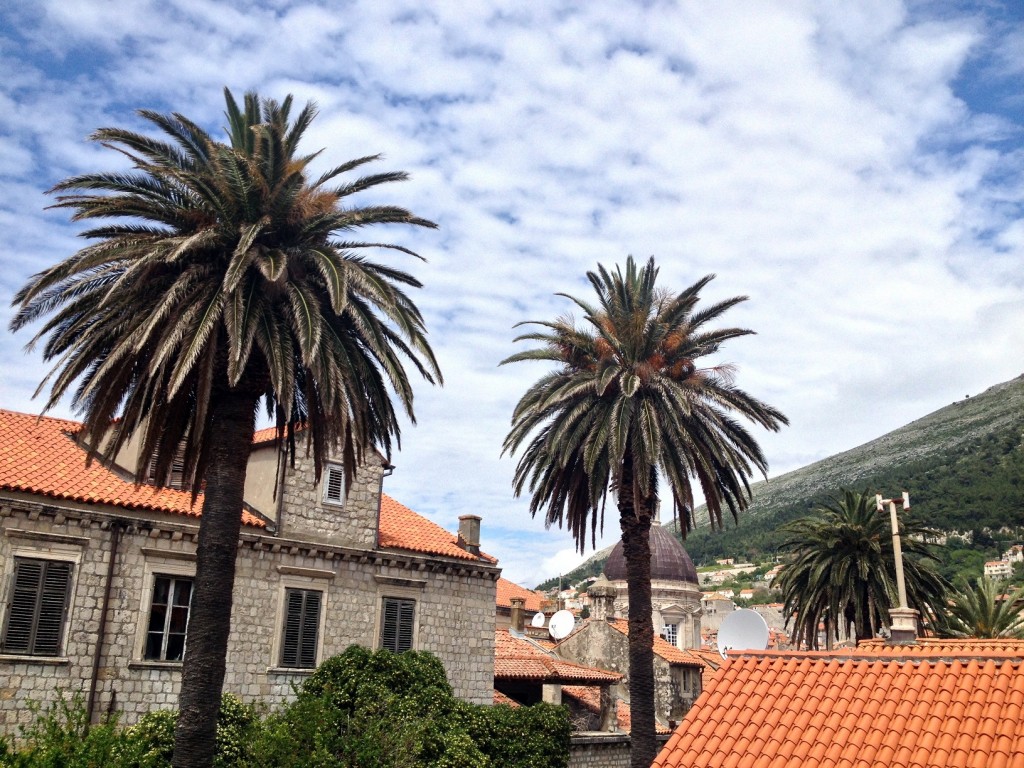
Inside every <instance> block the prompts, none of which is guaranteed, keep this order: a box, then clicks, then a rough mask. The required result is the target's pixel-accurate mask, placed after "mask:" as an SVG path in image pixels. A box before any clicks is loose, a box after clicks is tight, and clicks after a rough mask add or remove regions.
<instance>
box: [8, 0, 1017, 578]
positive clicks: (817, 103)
mask: <svg viewBox="0 0 1024 768" xmlns="http://www.w3.org/2000/svg"><path fill="white" fill-rule="evenodd" d="M911 8H912V10H909V11H908V8H907V7H906V6H905V5H904V4H903V3H901V2H899V1H898V0H872V1H871V2H869V3H846V4H835V3H817V2H811V1H808V2H803V3H796V4H794V3H782V2H775V3H762V4H759V5H753V6H752V5H751V4H749V3H739V2H713V3H711V2H708V3H684V4H677V3H672V2H653V3H647V4H642V5H641V4H637V5H635V6H631V9H630V12H629V13H623V12H622V9H621V8H618V7H612V6H602V5H600V4H595V3H589V4H583V3H573V2H564V3H559V4H541V5H525V6H524V5H523V4H519V3H511V2H505V3H498V4H487V3H436V4H430V3H428V4H423V3H412V2H399V1H398V0H388V1H386V2H381V1H378V0H374V1H372V2H347V3H340V4H331V5H320V4H316V3H308V2H286V1H285V0H279V1H278V0H275V2H263V3H259V4H256V3H242V2H209V1H207V0H188V1H186V0H178V2H171V3H134V4H128V5H125V4H110V3H105V2H101V0H83V2H78V3H62V2H55V1H54V2H48V3H45V4H41V5H39V6H32V7H29V6H25V7H21V8H15V9H6V10H4V11H0V16H3V17H4V18H3V21H4V23H3V24H0V29H3V30H5V31H4V32H3V33H0V35H3V36H4V37H3V43H4V45H3V50H4V51H5V53H4V54H3V55H4V59H3V63H4V69H5V79H4V82H3V83H2V84H0V127H2V131H0V134H2V135H3V137H4V138H3V139H2V140H0V178H3V179H4V184H5V192H6V193H7V194H6V195H5V199H4V201H3V203H2V204H0V223H2V224H3V225H4V231H5V236H6V237H5V242H6V243H7V248H6V249H5V254H4V257H3V258H4V267H5V269H4V274H3V277H2V278H0V305H2V306H4V307H5V308H4V309H3V310H0V320H3V321H5V322H6V321H9V318H10V316H11V313H10V310H8V309H6V306H7V304H9V301H10V298H11V296H13V293H14V291H15V290H16V289H17V288H18V287H19V286H20V285H21V284H22V283H23V282H24V280H25V279H26V278H27V277H28V275H30V274H31V273H33V272H35V271H38V270H39V269H41V268H43V267H44V266H46V265H47V264H49V263H52V262H53V261H54V260H57V259H59V258H63V257H64V256H67V255H69V254H70V253H71V252H73V250H74V249H75V248H76V247H80V244H79V243H78V242H76V240H75V238H74V236H73V235H74V232H75V231H76V230H75V228H74V227H71V226H69V225H68V224H67V222H66V216H65V215H64V214H62V213H61V212H59V211H48V212H43V211H42V207H43V206H44V205H46V204H47V202H48V200H47V198H45V196H44V195H43V192H44V190H45V189H47V188H48V187H49V186H51V185H52V184H53V183H54V182H55V181H57V180H58V179H60V178H62V177H65V176H67V175H71V174H75V173H80V172H83V171H85V170H96V169H102V168H109V167H111V166H113V165H114V164H116V163H118V162H119V160H118V158H117V157H116V156H115V155H113V154H112V153H110V152H107V151H105V150H103V149H102V148H100V147H97V146H95V145H91V144H88V143H86V142H85V141H84V137H85V136H86V135H87V134H88V133H89V132H90V131H92V130H93V129H95V128H97V127H99V126H102V125H131V126H134V127H137V128H138V127H141V126H142V124H141V123H140V122H139V121H138V119H137V118H136V116H135V115H134V114H133V112H132V110H133V109H134V108H136V107H143V106H145V107H151V108H155V109H159V110H171V109H175V110H180V111H182V112H184V113H185V114H188V115H189V116H191V117H194V118H196V119H197V120H199V121H200V122H202V123H203V124H204V125H206V126H208V127H209V128H210V130H213V131H219V130H220V127H221V126H222V125H223V122H224V121H223V116H222V114H223V103H222V98H221V88H222V87H223V86H225V85H227V86H230V87H231V88H232V89H233V90H234V91H235V93H236V95H237V96H240V95H241V93H242V92H243V91H244V90H245V89H247V88H252V87H258V88H259V90H260V91H261V93H263V94H264V95H268V96H274V97H278V98H280V97H281V96H283V95H284V94H285V93H288V92H291V93H294V94H295V96H296V99H297V101H299V102H300V103H302V102H304V101H306V100H307V99H314V100H316V101H317V102H318V104H319V105H320V108H321V114H320V117H319V118H318V120H317V121H316V122H315V123H314V125H313V127H312V128H311V130H310V131H309V134H308V144H307V148H309V149H317V148H320V147H324V148H326V150H325V152H324V156H323V158H322V160H321V161H320V162H322V163H323V166H324V167H326V166H328V165H330V164H333V163H336V162H341V161H344V160H347V159H349V158H352V157H357V156H362V155H367V154H374V153H378V152H381V153H384V155H385V160H384V161H383V162H382V163H379V164H378V167H377V168H374V169H373V170H383V169H385V168H386V169H395V168H399V169H404V170H407V171H410V172H411V173H412V176H413V178H412V180H411V181H410V182H408V183H405V184H400V185H392V186H391V188H390V189H387V190H385V191H382V193H381V197H380V199H386V200H388V201H393V202H396V203H398V204H401V205H405V206H407V207H409V208H410V209H412V210H414V211H416V212H417V213H419V214H421V215H424V216H427V217H428V218H431V219H434V220H436V221H437V222H438V223H439V224H440V226H441V228H440V230H438V231H436V232H435V231H408V232H406V231H401V230H398V229H388V230H386V231H385V232H384V233H382V235H381V236H382V237H388V238H390V239H392V240H394V241H396V242H401V243H402V244H404V245H407V246H409V247H412V248H414V249H415V250H417V251H419V252H420V253H422V254H423V255H424V256H425V257H427V258H428V262H427V263H426V264H420V263H419V262H416V261H415V260H413V259H407V258H405V257H399V258H397V259H396V260H395V263H396V264H398V265H399V266H401V267H403V268H405V269H408V270H410V271H412V272H413V273H414V274H416V275H417V276H418V277H419V278H420V279H421V280H422V281H423V282H424V284H425V288H424V290H422V291H419V292H418V295H417V296H416V300H417V302H418V303H419V304H420V306H421V307H422V309H423V310H424V312H425V314H426V317H427V321H428V327H429V329H430V338H431V340H432V342H433V343H434V345H435V348H436V350H437V353H438V357H439V358H440V360H441V362H442V365H443V368H444V373H445V377H446V382H447V383H446V386H445V387H444V388H443V389H428V388H426V387H419V388H418V390H417V398H416V411H417V417H418V421H419V425H418V426H417V427H414V428H413V427H408V428H406V429H405V430H404V434H403V446H404V450H403V451H402V453H401V454H400V455H399V456H398V457H397V458H396V461H397V463H398V465H399V471H398V472H396V474H395V476H394V477H393V478H391V479H390V480H389V481H388V483H389V489H391V491H392V493H393V494H394V495H395V496H396V497H398V498H399V499H401V500H402V501H403V502H405V503H407V504H409V505H410V506H412V507H413V508H416V509H418V510H420V511H422V512H424V513H426V514H428V515H430V516H431V517H432V518H434V519H436V520H438V521H439V522H441V523H442V524H445V525H447V526H449V527H452V526H454V524H455V521H456V518H457V516H458V514H459V513H462V512H465V511H475V512H477V513H480V514H482V515H483V516H484V519H485V523H484V525H485V532H486V530H487V527H488V525H490V526H491V529H492V530H494V531H498V532H501V533H502V536H503V539H502V540H499V541H494V542H493V544H490V543H489V544H488V545H489V546H490V547H491V550H492V551H493V552H494V553H495V554H498V555H499V556H500V557H501V558H502V561H503V562H504V564H505V566H506V568H507V575H509V576H510V577H512V578H513V579H515V580H518V581H524V580H525V581H526V582H528V581H530V580H531V579H532V580H535V581H539V580H541V579H542V578H544V577H546V576H550V575H552V573H553V572H554V571H553V570H552V569H554V568H561V567H563V566H564V565H565V564H566V563H568V562H569V558H568V556H567V555H566V553H565V552H562V551H561V550H565V551H567V552H571V551H572V542H571V541H570V540H569V538H568V536H567V535H566V534H564V533H561V534H559V533H558V532H556V531H545V530H544V529H543V524H542V523H541V522H540V521H533V520H531V519H530V518H529V515H528V513H527V511H526V510H527V507H528V504H527V501H526V500H525V499H513V498H512V496H511V492H510V488H511V477H512V472H513V469H514V465H515V462H514V459H512V458H509V457H505V458H501V457H500V453H501V443H502V440H503V438H504V435H505V431H506V430H507V426H508V420H509V417H510V415H511V411H512V407H513V405H514V403H515V402H516V399H517V398H518V397H519V395H520V394H521V393H522V392H523V391H524V390H525V389H526V387H527V386H528V385H529V384H530V383H531V382H532V381H533V380H534V379H535V378H536V377H537V376H538V375H540V373H541V371H542V367H541V366H536V365H525V364H519V365H514V366H507V367H501V368H499V367H497V363H498V361H500V360H501V359H503V358H504V357H506V356H508V355H509V354H511V353H512V352H513V351H515V350H516V349H517V346H516V345H515V344H513V342H512V338H513V336H514V335H515V333H516V331H514V330H513V328H512V326H513V324H514V323H516V322H518V321H520V320H527V319H549V318H552V317H554V316H556V315H558V314H561V313H564V312H567V311H570V309H571V307H570V305H569V303H568V302H567V301H565V300H564V299H561V298H558V297H556V296H555V295H554V294H555V293H556V292H558V291H565V292H568V293H572V294H576V295H580V296H586V294H587V293H588V291H589V287H588V285H587V284H586V282H585V279H584V273H585V272H586V271H587V270H588V269H592V268H593V267H594V266H595V265H596V264H597V263H598V262H602V263H605V264H612V263H615V262H618V261H621V260H622V259H623V257H624V256H625V255H626V254H627V253H632V254H634V255H636V256H637V257H638V258H645V257H646V256H648V255H651V254H654V255H655V256H656V257H657V258H658V261H659V264H660V265H661V267H662V279H663V281H664V283H665V284H666V285H670V286H674V287H683V286H685V285H689V284H690V283H691V282H693V281H694V280H695V279H697V278H698V277H700V276H701V275H703V274H705V273H708V272H716V273H718V275H719V277H718V279H717V280H716V281H715V282H714V283H712V285H711V286H710V287H709V288H708V291H707V298H708V300H709V301H710V300H715V299H720V298H724V297H727V296H732V295H735V294H749V295H750V297H751V300H750V301H749V302H747V303H746V304H744V305H743V306H741V307H739V308H737V309H736V310H734V312H733V313H732V317H731V320H732V321H733V322H735V323H738V324H743V325H746V326H749V327H751V328H754V329H755V330H757V331H758V336H756V337H753V338H748V339H743V340H739V341H737V342H735V343H733V344H731V345H730V346H729V347H728V348H727V349H726V350H725V354H724V358H725V359H726V360H728V361H731V362H735V363H737V364H738V365H739V369H740V372H739V383H740V385H741V386H744V387H745V388H747V389H748V390H750V391H751V392H753V393H754V394H756V395H758V396H760V397H762V398H764V399H765V400H768V401H769V402H771V403H773V404H775V405H777V406H779V407H780V408H781V409H782V410H783V411H784V412H786V413H787V414H788V415H789V416H790V418H791V420H792V422H793V423H792V426H791V427H790V428H789V429H787V430H784V431H783V432H782V433H780V434H779V435H765V436H764V445H765V448H766V451H767V453H768V456H769V460H770V461H771V464H772V467H773V471H774V470H776V469H778V470H783V469H790V468H794V467H795V466H798V465H800V464H803V463H806V462H808V461H811V460H813V459H815V458H820V457H821V456H824V455H827V454H828V453H831V452H834V451H838V450H842V449H845V448H849V447H852V446H853V445H855V444H858V443H861V442H864V441H865V440H868V439H870V438H872V437H874V436H877V435H878V434H881V433H883V432H885V431H887V430H889V429H892V428H894V427H896V426H899V425H900V424H902V423H904V422H906V421H909V420H910V419H912V418H916V417H918V416H921V415H923V414H924V413H926V412H928V411H929V410H932V409H934V408H936V407H939V406H941V405H944V404H946V403H947V402H950V401H952V400H955V399H959V398H961V397H962V396H963V395H964V394H967V393H973V392H977V391H979V390H981V389H983V388H985V387H986V386H989V385H991V384H993V383H996V382H998V381H1001V380H1005V379H1007V378H1010V377H1011V376H1014V375H1017V374H1019V373H1020V372H1021V371H1020V370H1019V368H1020V364H1019V362H1018V361H1019V355H1018V354H1017V352H1018V350H1019V349H1020V348H1021V342H1022V340H1024V322H1022V320H1021V318H1022V317H1024V313H1022V312H1021V309H1022V305H1024V280H1022V276H1021V271H1020V266H1019V265H1020V264H1021V263H1022V259H1021V256H1022V255H1024V234H1022V230H1021V225H1020V211H1021V208H1020V206H1021V199H1022V191H1024V149H1022V142H1021V135H1022V131H1021V123H1020V120H1019V119H1017V120H1016V122H1014V118H1013V117H1012V113H1011V112H1010V111H1008V110H1007V109H1003V110H1002V111H1000V112H999V113H997V114H982V113H979V112H978V111H977V108H976V107H975V106H974V102H965V101H964V99H963V98H962V96H963V93H964V90H963V89H964V88H965V87H967V91H969V92H971V93H981V92H984V91H985V88H986V87H988V85H991V84H994V85H992V87H995V86H999V87H1000V88H1002V89H1003V90H1002V91H998V92H996V91H993V92H992V93H993V97H992V100H993V102H996V101H998V102H999V103H1000V104H1005V103H1007V99H1008V98H1009V97H1008V96H1007V95H1006V93H1007V91H1006V88H1005V80H1001V79H1000V78H1006V77H1007V73H1010V72H1016V71H1019V63H1020V55H1019V54H1017V53H1016V50H1017V49H1019V46H1018V47H1017V48H1016V49H1015V48H1014V47H1013V45H1012V41H1013V39H1014V35H1016V34H1019V32H1013V31H1007V29H1006V28H1005V26H1000V25H999V24H996V23H994V22H992V21H991V20H986V19H984V18H980V17H976V16H972V15H971V14H970V13H968V12H967V11H965V10H962V11H956V10H955V9H954V12H950V11H949V10H948V9H943V13H942V14H941V16H940V15H939V13H938V11H937V10H935V11H934V12H933V11H932V10H929V7H928V6H927V4H926V5H924V6H923V7H921V8H918V7H917V6H912V7H911ZM928 13H933V15H932V16H931V17H928V16H927V14H928ZM965 73H966V74H965ZM962 77H969V78H974V79H973V80H970V81H969V82H967V83H966V86H965V84H964V83H962V82H960V78H962ZM983 78H989V79H987V80H984V79H983ZM978 103H981V104H984V103H985V102H984V100H983V99H982V100H981V101H979V102H978ZM1017 114H1018V115H1019V114H1020V113H1019V110H1018V112H1017ZM26 341H27V334H19V336H18V337H17V338H15V337H12V336H10V335H9V334H5V335H4V336H3V337H2V338H0V355H2V358H0V359H2V360H3V362H4V365H3V373H0V391H2V394H3V403H0V405H4V406H7V407H14V408H18V409H23V410H30V409H32V408H33V407H34V406H33V404H32V403H30V402H29V401H28V396H29V394H30V393H31V390H32V389H33V388H34V383H35V382H36V381H38V380H39V378H40V377H41V375H42V371H43V370H44V367H43V365H42V363H41V361H40V360H39V357H38V355H36V356H33V357H25V356H24V355H23V354H22V352H21V346H22V345H23V344H24V343H25V342H26ZM893 361H895V362H896V364H898V367H899V371H900V372H899V374H898V375H894V374H893V371H892V366H893ZM616 526H617V522H616V520H615V519H614V515H612V518H611V520H610V521H609V526H608V527H609V531H610V533H609V535H610V536H613V535H614V530H615V528H616ZM485 535H486V534H485ZM505 542H507V546H506V543H505Z"/></svg>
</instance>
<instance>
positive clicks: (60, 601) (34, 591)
mask: <svg viewBox="0 0 1024 768" xmlns="http://www.w3.org/2000/svg"><path fill="white" fill-rule="evenodd" d="M70 593H71V563H69V562H67V561H64V560H37V559H34V558H27V557H15V558H14V584H13V587H12V589H11V597H10V602H9V603H8V606H7V619H6V621H5V623H4V634H3V641H2V643H0V652H2V653H15V654H24V655H26V656H57V655H59V654H60V650H61V637H62V635H63V633H64V618H65V616H66V615H67V605H68V597H69V596H70Z"/></svg>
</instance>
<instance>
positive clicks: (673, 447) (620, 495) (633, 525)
mask: <svg viewBox="0 0 1024 768" xmlns="http://www.w3.org/2000/svg"><path fill="white" fill-rule="evenodd" d="M657 276H658V269H657V268H656V267H655V264H654V259H653V258H651V259H650V260H649V261H648V262H647V264H646V265H644V266H640V267H638V266H637V265H636V263H634V261H633V258H632V257H629V258H628V259H627V260H626V268H625V271H624V272H623V271H622V270H621V269H620V268H616V270H615V272H609V271H608V270H606V269H605V268H604V267H603V266H598V269H597V271H596V272H588V273H587V277H588V278H589V280H590V283H591V285H592V286H593V288H594V291H595V292H596V294H597V302H596V303H594V304H591V303H589V302H586V301H583V300H581V299H577V298H573V297H571V296H566V298H569V299H570V300H571V301H573V302H574V303H575V304H576V305H577V306H578V307H579V308H580V309H581V310H582V311H583V319H584V323H583V325H581V326H577V325H576V324H575V323H574V322H573V320H572V319H571V318H561V319H558V320H555V321H554V322H536V321H534V322H533V323H530V324H533V325H538V326H540V327H541V330H538V331H536V332H532V333H525V334H523V335H521V336H519V337H517V339H516V340H517V341H533V342H539V343H540V345H541V346H540V347H537V348H534V349H530V350H527V351H523V352H520V353H518V354H515V355H512V356H511V357H509V358H507V359H506V360H504V361H503V362H502V364H505V363H511V362H519V361H526V360H542V361H546V362H550V363H555V365H556V368H555V370H553V371H552V372H550V373H548V374H546V375H544V376H542V377H541V378H540V379H539V380H538V381H537V382H536V383H534V384H533V386H531V387H530V388H529V389H528V390H527V392H526V394H524V395H523V397H522V399H520V401H519V403H518V404H517V406H516V408H515V411H514V413H513V416H512V427H511V430H510V431H509V434H508V436H507V437H506V438H505V443H504V450H505V451H506V452H510V453H515V452H516V451H518V450H520V449H521V448H522V449H523V454H522V456H521V458H520V460H519V463H518V465H517V467H516V472H515V479H514V490H515V493H516V495H517V496H518V495H520V494H522V492H523V490H524V489H525V488H527V487H528V488H529V491H530V493H531V496H532V499H531V502H530V512H531V514H534V515H536V514H537V512H538V511H541V510H543V512H544V516H545V522H546V523H547V524H548V525H551V524H553V523H557V524H558V525H559V526H562V525H565V526H566V527H568V529H569V530H570V531H571V532H572V534H573V537H574V538H575V540H576V544H577V546H578V547H579V548H580V551H581V552H582V551H583V549H584V547H585V546H586V543H587V539H588V538H589V539H590V540H591V545H592V546H593V545H594V543H595V541H596V532H597V529H598V527H601V528H602V529H603V526H604V502H605V498H606V495H607V493H608V492H609V491H611V492H612V493H614V494H615V499H616V502H617V505H618V510H619V525H620V528H621V531H622V542H623V553H624V556H625V560H626V571H627V586H628V593H629V696H630V709H631V712H632V723H633V724H632V732H631V736H632V744H631V765H632V766H634V768H648V766H650V764H651V762H652V761H653V759H654V757H655V755H656V753H657V742H656V741H655V735H654V734H655V732H654V667H653V664H654V656H653V643H654V628H653V625H652V620H651V580H650V568H651V553H650V542H649V535H650V527H651V519H652V515H653V514H654V511H655V507H656V501H657V498H658V481H659V476H660V477H662V478H663V479H664V482H665V483H667V485H668V487H669V489H670V491H671V493H672V498H673V502H674V509H675V512H676V514H677V515H678V516H680V517H681V518H682V521H683V527H684V530H686V529H689V527H690V526H691V525H692V523H693V520H692V516H691V512H690V510H692V508H693V501H694V499H693V495H694V494H693V487H692V479H696V481H697V483H698V484H699V486H700V489H701V491H702V492H703V494H704V497H705V499H706V502H707V506H708V510H709V512H710V514H711V520H712V523H713V524H714V525H718V526H720V525H721V522H722V509H723V506H728V507H729V509H730V510H731V512H732V514H733V516H734V517H736V516H737V514H738V513H739V511H740V510H742V509H744V508H745V507H746V506H747V503H748V500H749V498H750V488H749V485H748V481H747V478H748V477H749V476H750V474H751V473H752V470H753V468H756V469H757V470H758V471H760V472H762V473H764V472H766V471H767V466H768V465H767V462H766V460H765V458H764V456H763V454H762V452H761V449H760V447H759V446H758V444H757V442H756V441H755V440H754V438H753V437H752V436H751V435H750V433H749V432H748V431H747V430H746V429H745V428H744V427H743V426H742V425H741V424H739V423H738V422H737V421H735V420H734V418H733V414H739V415H741V416H743V417H745V418H747V419H750V420H751V421H754V422H755V423H757V424H760V425H761V426H763V427H766V428H768V429H771V430H778V429H779V428H780V427H781V425H782V424H786V423H787V421H786V417H785V416H783V415H782V414H781V413H780V412H779V411H777V410H775V409H774V408H772V407H771V406H769V405H766V404H765V403H762V402H760V401H759V400H756V399H755V398H753V397H751V396H750V395H748V394H747V393H746V392H744V391H743V390H741V389H738V388H737V387H736V386H735V385H734V383H733V374H734V371H733V369H732V368H731V367H730V366H718V367H713V368H699V367H698V363H699V361H700V360H701V359H702V358H706V357H708V356H710V355H713V354H715V353H716V352H717V351H718V350H719V348H720V347H721V345H722V344H723V343H724V342H726V341H728V340H729V339H732V338H737V337H740V336H745V335H748V334H750V333H751V331H748V330H744V329H740V328H722V329H717V330H710V329H708V328H707V327H706V326H707V325H708V324H709V323H711V322H713V321H715V320H717V319H718V318H719V317H720V316H721V315H722V314H723V313H725V312H726V311H727V310H728V309H730V308H731V307H733V306H735V305H736V304H738V303H740V302H742V301H744V300H745V298H746V297H736V298H732V299H728V300H726V301H722V302H719V303H717V304H713V305H711V306H709V307H706V308H704V309H697V305H698V302H699V300H700V291H701V290H702V289H703V288H704V287H705V286H706V285H707V284H708V283H709V282H710V281H711V280H712V279H713V277H714V275H708V276H706V277H704V278H702V279H701V280H698V281H697V282H696V283H694V284H693V285H692V286H690V287H689V288H687V289H686V290H684V291H683V292H681V293H678V294H673V293H669V292H666V291H663V290H659V289H658V288H657V287H656V286H655V281H656V278H657ZM561 295H565V294H561ZM521 325H522V324H521ZM588 529H589V531H588ZM588 533H589V535H588Z"/></svg>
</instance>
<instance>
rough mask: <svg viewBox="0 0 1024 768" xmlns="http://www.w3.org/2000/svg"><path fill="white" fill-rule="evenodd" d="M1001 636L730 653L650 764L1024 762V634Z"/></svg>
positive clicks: (857, 767) (908, 766)
mask: <svg viewBox="0 0 1024 768" xmlns="http://www.w3.org/2000/svg"><path fill="white" fill-rule="evenodd" d="M1000 645H1003V646H1004V647H999V648H994V649H992V650H986V643H985V642H979V643H970V642H968V643H966V645H965V644H964V643H963V641H955V642H953V643H949V642H948V641H936V642H934V643H928V642H925V643H921V644H919V646H917V647H909V646H883V645H882V644H880V643H871V644H868V647H862V648H858V649H848V650H844V651H838V652H819V653H801V652H785V651H775V652H763V653H743V654H740V655H738V656H735V657H730V658H729V659H728V660H727V661H726V662H725V663H724V664H723V665H722V668H721V669H720V670H719V671H718V673H717V674H716V675H715V676H714V678H712V680H711V683H710V684H709V685H708V686H707V687H706V688H705V689H704V692H703V693H702V694H701V696H700V698H699V699H698V700H697V702H696V703H695V704H694V706H693V708H692V709H691V710H690V712H689V713H688V714H687V715H686V717H685V718H684V719H683V721H682V723H681V724H680V725H679V727H678V728H677V729H676V731H675V733H673V734H672V737H671V738H670V739H669V741H668V743H667V744H666V745H665V748H664V749H663V750H662V751H661V753H660V754H659V755H658V757H657V759H656V760H655V761H654V764H653V766H652V768H681V767H682V766H686V767H687V768H691V767H692V768H703V767H710V766H725V767H727V768H775V767H776V766H779V767H781V766H797V765H799V766H810V767H811V768H814V767H816V766H821V767H822V768H825V767H827V768H883V767H884V768H891V767H894V768H925V767H926V766H956V767H957V768H1003V767H1004V766H1005V767H1006V768H1021V767H1022V766H1024V666H1022V665H1024V662H1022V661H1021V652H1020V648H1021V647H1024V643H1021V642H1018V643H1017V644H1016V645H1017V646H1018V648H1017V649H1014V648H1009V647H1005V645H1004V644H1002V643H1001V644H1000ZM959 649H963V650H962V651H961V650H959Z"/></svg>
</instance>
